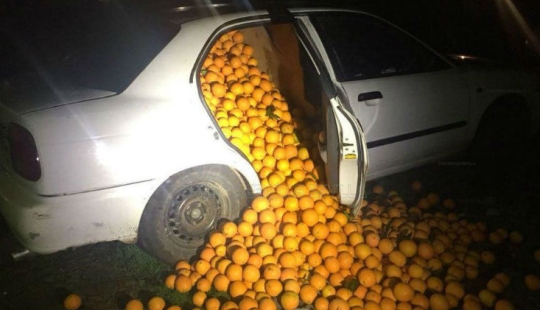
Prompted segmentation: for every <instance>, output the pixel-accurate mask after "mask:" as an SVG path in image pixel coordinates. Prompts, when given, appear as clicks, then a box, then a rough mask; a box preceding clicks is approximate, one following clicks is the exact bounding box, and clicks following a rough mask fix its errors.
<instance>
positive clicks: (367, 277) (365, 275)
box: [358, 268, 377, 287]
mask: <svg viewBox="0 0 540 310" xmlns="http://www.w3.org/2000/svg"><path fill="white" fill-rule="evenodd" d="M358 281H359V282H360V284H362V285H363V286H365V287H372V286H374V285H375V284H376V283H377V277H376V275H375V272H374V271H373V270H371V269H368V268H364V269H362V270H360V272H359V273H358Z"/></svg>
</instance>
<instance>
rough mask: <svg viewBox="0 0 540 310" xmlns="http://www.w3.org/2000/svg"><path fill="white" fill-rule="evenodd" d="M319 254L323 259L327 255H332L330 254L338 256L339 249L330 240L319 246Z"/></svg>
mask: <svg viewBox="0 0 540 310" xmlns="http://www.w3.org/2000/svg"><path fill="white" fill-rule="evenodd" d="M319 254H320V255H321V258H322V259H326V258H327V257H330V256H334V257H337V255H338V250H337V247H336V246H335V245H334V244H332V243H330V242H324V243H323V244H322V245H321V247H320V248H319Z"/></svg>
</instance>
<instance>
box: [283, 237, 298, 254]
mask: <svg viewBox="0 0 540 310" xmlns="http://www.w3.org/2000/svg"><path fill="white" fill-rule="evenodd" d="M283 248H284V249H285V250H287V251H289V252H293V251H296V250H298V238H297V237H285V239H283Z"/></svg>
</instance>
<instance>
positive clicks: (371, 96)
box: [358, 91, 383, 101]
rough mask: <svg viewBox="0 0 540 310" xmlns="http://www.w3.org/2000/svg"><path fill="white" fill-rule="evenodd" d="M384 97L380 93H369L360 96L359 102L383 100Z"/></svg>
mask: <svg viewBox="0 0 540 310" xmlns="http://www.w3.org/2000/svg"><path fill="white" fill-rule="evenodd" d="M382 97H383V95H382V93H381V92H380V91H370V92H367V93H361V94H358V101H366V100H373V99H382Z"/></svg>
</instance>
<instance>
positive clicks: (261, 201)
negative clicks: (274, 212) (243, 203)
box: [251, 196, 270, 224]
mask: <svg viewBox="0 0 540 310" xmlns="http://www.w3.org/2000/svg"><path fill="white" fill-rule="evenodd" d="M251 207H252V208H253V210H255V211H256V212H261V211H263V210H265V209H268V208H269V207H270V201H269V200H268V199H267V198H266V197H263V196H257V197H255V199H253V201H252V202H251ZM252 224H254V223H252Z"/></svg>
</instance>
